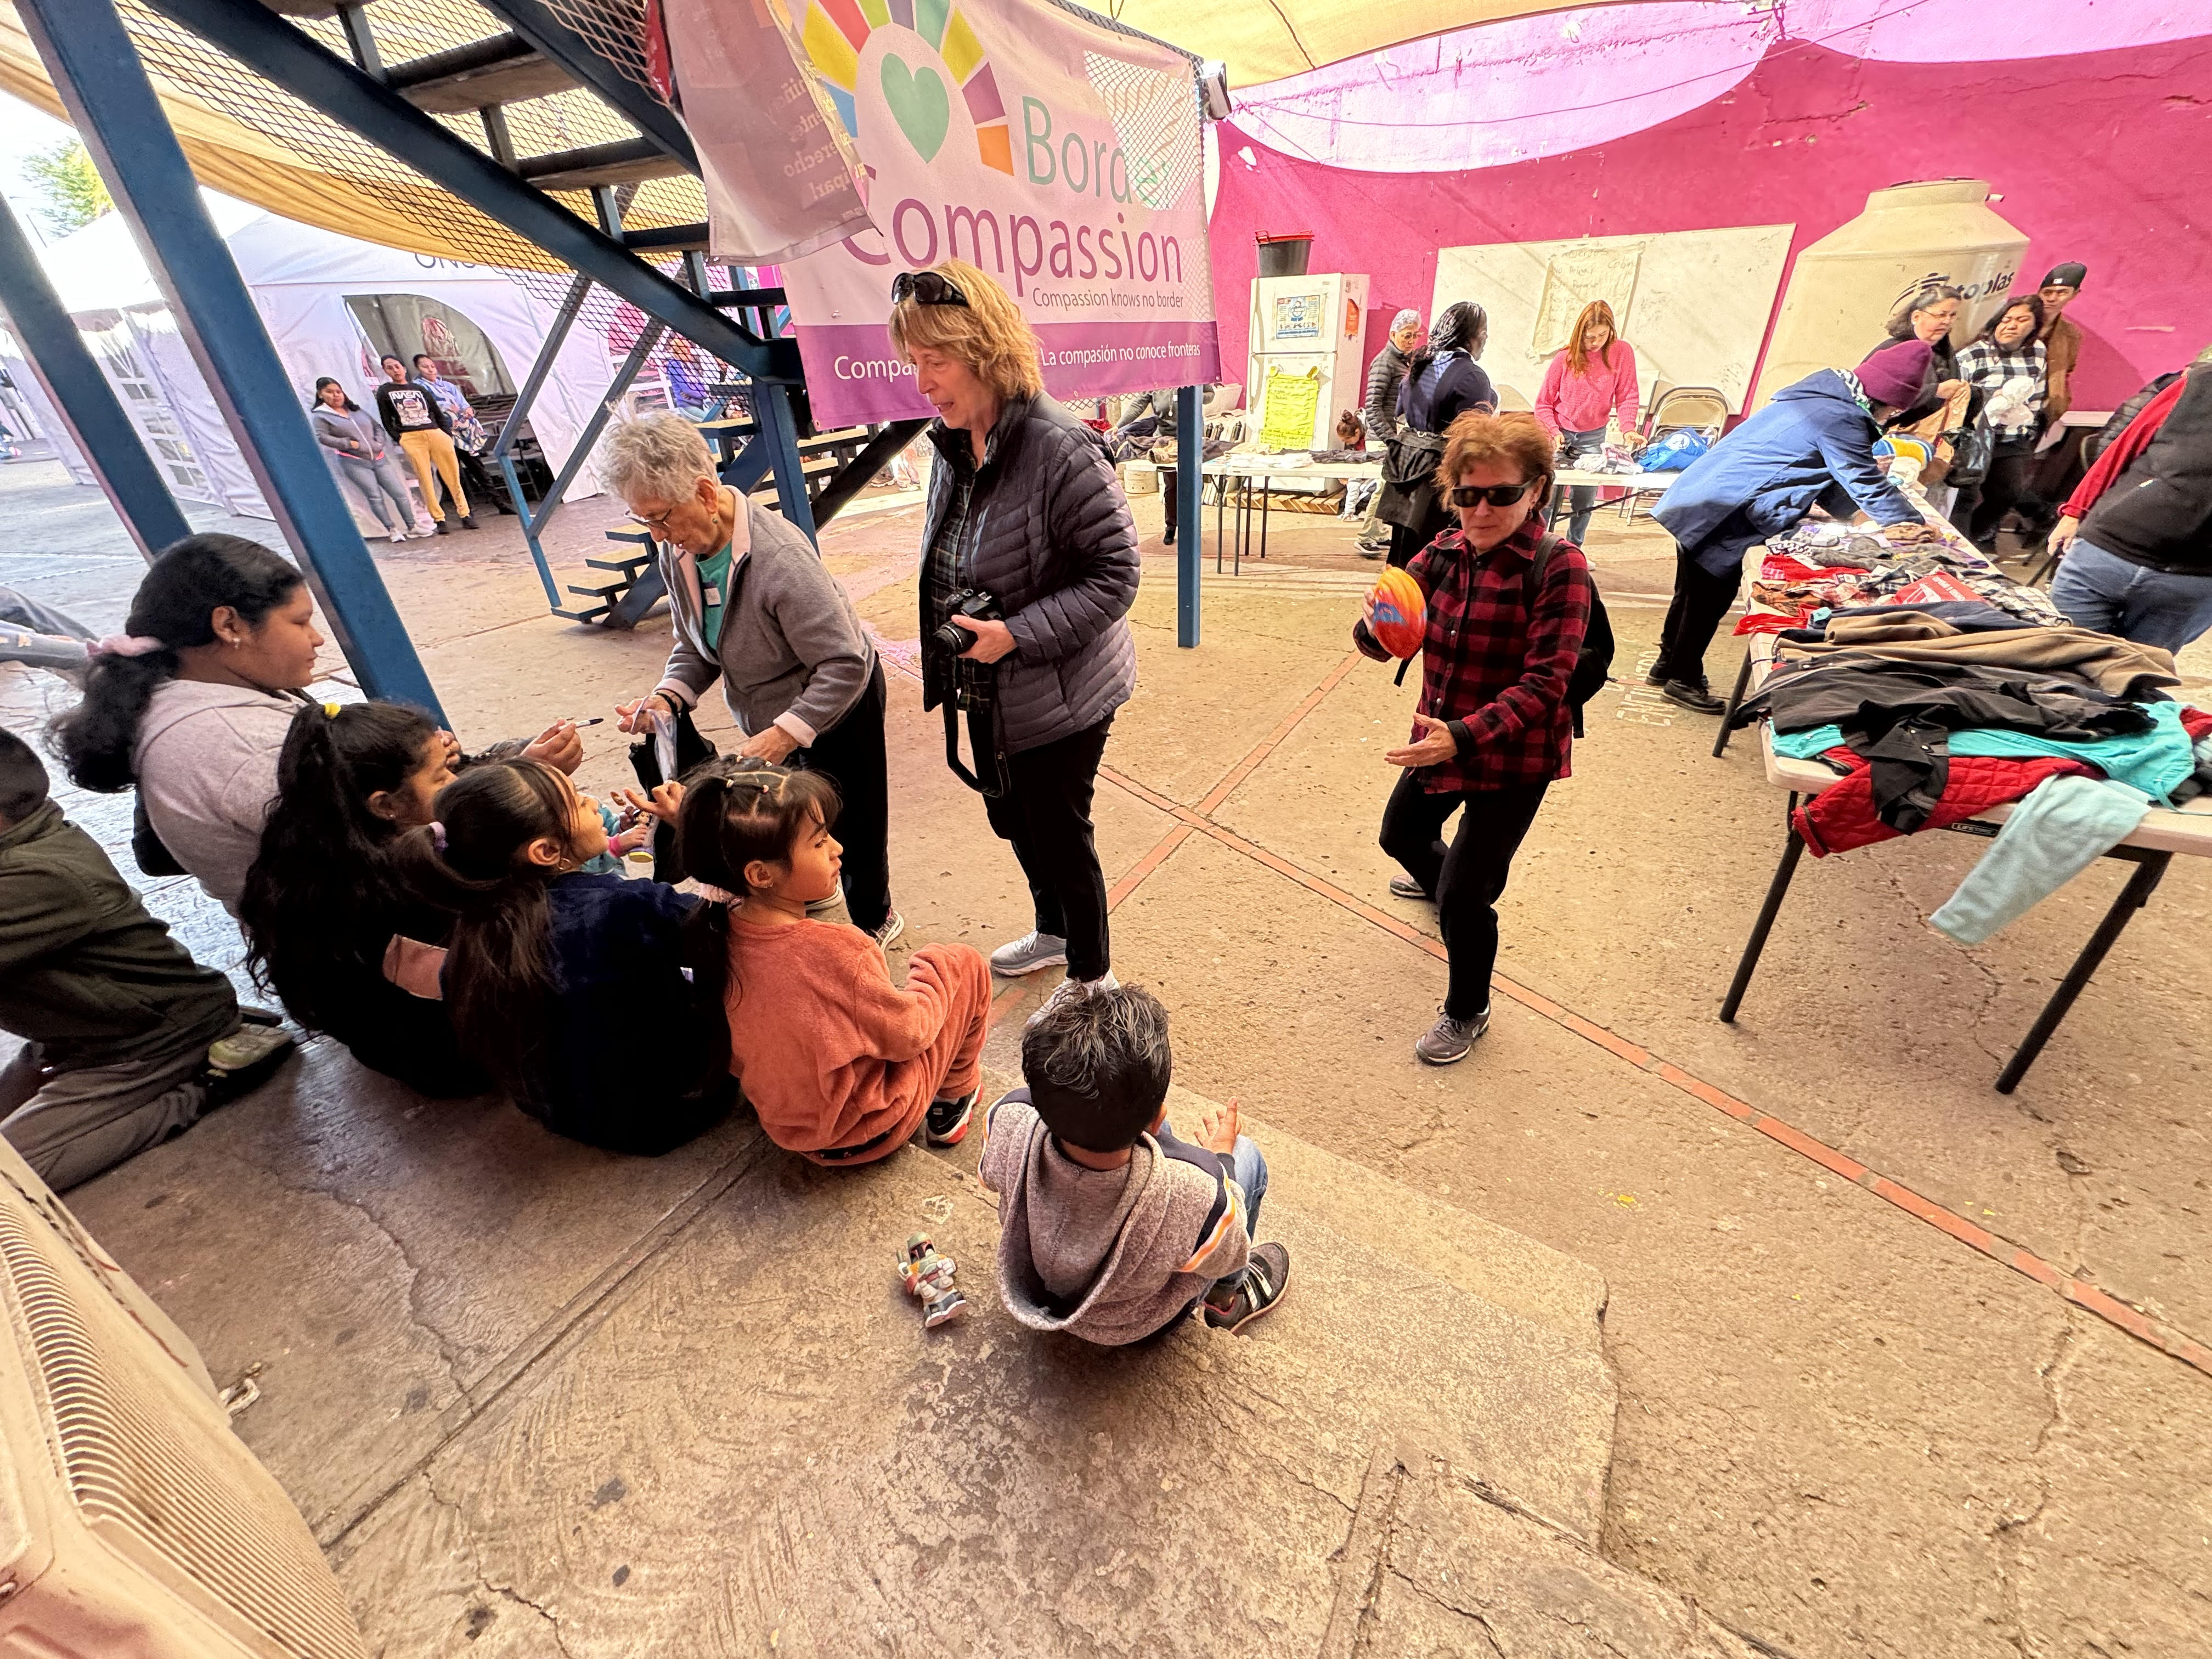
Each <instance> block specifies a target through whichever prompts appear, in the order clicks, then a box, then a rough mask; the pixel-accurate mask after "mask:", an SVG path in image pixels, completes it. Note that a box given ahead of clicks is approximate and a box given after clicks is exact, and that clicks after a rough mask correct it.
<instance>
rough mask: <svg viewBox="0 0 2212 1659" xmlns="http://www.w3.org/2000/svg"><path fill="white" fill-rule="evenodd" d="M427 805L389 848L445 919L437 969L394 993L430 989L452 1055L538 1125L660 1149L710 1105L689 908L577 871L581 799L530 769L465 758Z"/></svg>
mask: <svg viewBox="0 0 2212 1659" xmlns="http://www.w3.org/2000/svg"><path fill="white" fill-rule="evenodd" d="M434 810H435V812H436V814H437V817H436V818H435V819H434V820H433V821H432V822H431V823H428V824H426V825H424V826H423V827H422V828H421V829H410V830H408V831H406V832H405V833H404V834H403V835H401V836H399V837H398V842H397V843H396V847H395V857H396V860H397V862H398V868H399V871H400V873H401V875H402V877H403V878H404V880H405V881H406V883H407V884H408V886H409V888H410V890H412V891H413V893H414V894H415V895H416V896H417V897H418V898H420V899H422V901H423V902H426V903H428V904H430V905H432V906H434V907H435V908H436V909H438V910H439V911H441V913H443V914H444V915H446V916H447V917H448V918H450V926H449V928H448V931H447V934H446V948H445V961H444V965H443V969H442V971H441V973H440V974H438V975H436V976H435V980H434V981H428V982H424V983H421V984H417V985H415V986H413V987H410V988H413V989H416V990H417V991H418V992H428V993H430V994H437V993H438V991H439V990H440V989H442V993H443V994H444V997H445V1000H446V1002H447V1008H448V1011H449V1012H450V1013H451V1014H452V1016H453V1030H454V1031H455V1033H456V1034H457V1035H458V1036H459V1039H460V1046H461V1049H462V1052H463V1053H465V1054H467V1055H468V1056H469V1057H470V1058H471V1059H472V1060H475V1061H476V1062H477V1064H478V1065H480V1066H483V1068H484V1069H485V1070H486V1071H487V1072H488V1073H490V1074H491V1076H492V1078H493V1079H494V1080H495V1081H496V1082H497V1083H498V1084H500V1085H501V1086H502V1087H504V1088H505V1089H506V1090H507V1091H508V1092H509V1093H510V1094H512V1095H513V1097H514V1102H515V1104H517V1105H518V1106H520V1107H521V1108H522V1109H523V1110H524V1111H526V1112H527V1113H528V1114H529V1115H531V1116H532V1117H534V1118H537V1119H538V1121H540V1122H542V1123H544V1125H545V1127H547V1128H549V1129H551V1130H553V1131H554V1132H555V1133H557V1134H563V1135H567V1136H568V1137H569V1138H570V1139H575V1140H580V1141H584V1142H586V1143H588V1144H589V1145H592V1146H605V1147H607V1148H608V1149H610V1150H611V1151H614V1152H641V1153H647V1154H655V1153H659V1152H666V1151H668V1150H669V1149H670V1148H671V1147H674V1146H681V1145H683V1144H684V1142H685V1141H687V1140H689V1139H691V1138H692V1137H693V1136H695V1135H696V1134H698V1133H701V1132H702V1130H705V1129H706V1128H708V1127H710V1126H712V1125H713V1124H714V1123H715V1122H716V1121H719V1120H720V1118H721V1117H722V1116H723V1115H725V1114H726V1113H727V1111H728V1110H729V1107H730V1102H731V1099H732V1096H733V1095H734V1094H735V1092H736V1091H735V1090H734V1089H733V1088H732V1085H731V1079H730V1078H729V1077H728V1075H727V1070H728V1067H727V1062H726V1056H727V1054H728V1039H727V1033H726V1029H725V1027H724V1025H723V1021H722V1011H721V1009H720V1006H717V1004H716V1002H715V1000H714V998H713V997H712V996H711V995H709V994H701V993H700V992H698V991H696V990H695V988H694V985H693V981H690V980H688V979H686V978H685V977H684V969H685V968H686V967H692V966H696V965H700V964H701V963H708V957H706V956H705V955H704V951H705V949H706V945H705V944H704V943H703V941H705V939H706V938H707V936H706V935H705V934H704V933H702V931H701V930H700V928H699V927H698V925H697V923H696V921H695V919H694V913H695V912H696V910H697V909H698V908H699V904H700V901H699V900H697V899H696V898H694V897H691V896H690V895H688V894H684V893H679V892H678V891H677V890H675V889H674V888H672V887H669V886H665V885H664V884H661V883H659V882H656V881H624V880H623V878H621V877H619V876H594V875H586V874H585V873H583V872H582V869H581V866H583V865H584V864H585V863H586V861H588V860H591V859H592V858H595V857H597V856H598V855H599V854H600V853H602V852H604V851H605V849H606V844H607V836H606V829H605V826H604V824H603V823H601V822H600V818H599V805H598V803H597V802H595V801H593V800H592V799H591V798H590V797H589V796H587V795H580V794H579V793H577V792H576V787H575V786H574V784H572V783H571V782H569V781H568V775H566V774H565V773H562V772H561V771H559V770H557V769H555V768H553V767H551V766H548V765H546V764H544V763H542V762H538V761H528V760H514V761H495V762H491V763H486V764H484V765H481V766H477V767H476V768H474V769H471V770H470V771H467V772H465V773H464V774H462V775H461V776H460V777H459V778H458V779H456V780H455V781H453V782H452V783H449V784H447V786H446V787H444V788H443V789H441V790H440V791H439V792H438V796H437V799H436V800H435V803H434ZM710 965H711V964H710ZM640 1011H643V1018H640V1017H639V1014H640Z"/></svg>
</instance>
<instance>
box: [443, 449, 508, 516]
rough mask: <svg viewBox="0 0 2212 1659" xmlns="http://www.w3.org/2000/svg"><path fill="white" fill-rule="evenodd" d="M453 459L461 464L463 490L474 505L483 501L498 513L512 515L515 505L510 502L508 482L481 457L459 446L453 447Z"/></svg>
mask: <svg viewBox="0 0 2212 1659" xmlns="http://www.w3.org/2000/svg"><path fill="white" fill-rule="evenodd" d="M453 459H455V460H457V461H459V463H460V466H461V488H462V489H465V490H467V491H468V492H469V500H470V501H471V503H472V504H473V503H474V502H477V501H482V502H483V504H484V505H485V506H486V507H490V508H492V509H493V510H494V511H495V512H498V513H512V512H513V511H514V506H513V502H512V501H509V500H508V498H507V483H506V480H504V479H503V478H501V477H500V476H499V475H498V474H496V473H495V472H494V471H492V470H491V468H490V467H489V465H486V464H485V462H484V459H483V456H481V455H471V453H469V452H468V451H467V450H465V449H463V448H462V447H460V446H459V444H455V445H454V446H453Z"/></svg>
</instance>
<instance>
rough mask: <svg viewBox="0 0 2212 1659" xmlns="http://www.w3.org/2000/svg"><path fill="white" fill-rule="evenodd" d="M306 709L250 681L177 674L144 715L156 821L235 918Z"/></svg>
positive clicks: (150, 814)
mask: <svg viewBox="0 0 2212 1659" xmlns="http://www.w3.org/2000/svg"><path fill="white" fill-rule="evenodd" d="M302 706H303V703H302V700H301V699H300V698H297V697H279V696H270V695H269V694H268V693H266V692H263V691H251V690H246V688H245V687H243V686H237V685H211V684H208V683H206V682H205V681H202V680H167V681H164V682H163V683H162V684H161V685H159V686H156V687H155V690H154V696H153V697H152V699H151V700H150V701H149V702H148V703H147V705H146V712H145V714H143V715H141V716H140V717H139V720H138V740H137V746H136V747H135V749H134V750H133V751H132V767H133V769H134V770H135V771H136V772H137V775H138V798H139V799H141V800H142V801H143V802H144V803H145V805H146V817H147V820H148V821H149V823H152V824H153V826H154V833H155V835H157V836H161V842H162V845H164V846H166V847H167V848H168V849H169V851H170V852H171V853H173V854H175V855H176V860H177V862H178V863H179V864H181V865H183V866H185V869H187V870H189V871H191V872H192V874H194V875H195V876H197V877H198V878H199V883H200V885H201V886H203V887H204V888H206V889H207V890H208V894H209V896H210V897H212V898H215V899H216V900H218V901H220V902H221V903H222V907H223V908H224V909H226V910H228V911H229V912H230V913H231V914H232V915H237V914H238V896H239V895H240V893H242V892H244V891H245V890H246V871H247V870H248V869H250V868H251V867H252V864H253V860H254V859H255V858H256V857H257V856H258V854H259V853H260V851H261V826H262V823H263V822H264V820H265V819H266V818H267V817H268V816H269V807H270V802H272V801H274V800H275V799H276V760H277V757H278V756H279V755H280V754H281V753H282V752H283V748H284V737H285V734H286V733H287V732H289V731H290V730H291V729H292V716H293V715H294V714H297V713H298V712H299V711H300V709H301V707H302Z"/></svg>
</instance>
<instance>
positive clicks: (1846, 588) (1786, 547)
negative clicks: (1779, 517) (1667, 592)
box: [1735, 521, 2062, 634]
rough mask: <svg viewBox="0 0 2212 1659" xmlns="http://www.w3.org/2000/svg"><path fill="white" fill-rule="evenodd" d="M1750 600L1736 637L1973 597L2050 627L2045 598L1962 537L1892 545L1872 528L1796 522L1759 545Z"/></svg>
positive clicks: (2055, 618)
mask: <svg viewBox="0 0 2212 1659" xmlns="http://www.w3.org/2000/svg"><path fill="white" fill-rule="evenodd" d="M1752 597H1753V599H1754V600H1756V601H1757V602H1758V604H1759V605H1761V606H1763V607H1765V608H1764V609H1762V610H1757V611H1753V612H1752V613H1751V614H1750V615H1749V616H1747V617H1744V618H1743V620H1742V621H1741V622H1739V623H1737V624H1736V629H1735V631H1736V632H1737V633H1739V634H1772V633H1779V632H1781V631H1783V630H1784V629H1795V628H1803V627H1807V626H1815V627H1817V626H1819V625H1820V623H1823V622H1825V621H1826V619H1827V617H1828V616H1829V615H1830V614H1831V613H1832V612H1835V611H1848V610H1852V609H1855V608H1858V607H1862V606H1865V605H1927V604H1929V603H1930V602H1936V603H1942V602H1947V601H1959V600H1970V599H1978V600H1980V601H1982V602H1983V603H1984V604H1985V605H1991V606H1993V607H1995V608H1996V610H1998V611H2003V612H2005V613H2006V614H2007V615H2008V616H2009V617H2012V618H2013V619H2014V625H2015V626H2018V625H2019V624H2020V623H2038V624H2044V625H2051V626H2055V625H2057V623H2059V622H2060V621H2061V620H2062V618H2061V617H2060V616H2059V614H2058V611H2057V607H2056V606H2055V605H2052V604H2051V596H2050V595H2049V594H2047V593H2045V592H2044V591H2043V590H2042V589H2041V588H2039V587H2027V586H2022V585H2021V583H2019V582H2016V581H2015V580H2013V579H2012V578H2011V577H2009V576H2008V575H2006V574H2004V572H2003V571H2002V570H2001V569H1999V568H1997V566H1996V564H1995V563H1994V562H1992V561H1990V559H1988V558H1986V557H1984V556H1983V555H1982V554H1981V553H1979V552H1978V551H1976V550H1975V549H1974V548H1973V547H1972V546H1971V545H1969V544H1967V543H1966V541H1965V540H1964V539H1963V538H1961V539H1960V540H1959V541H1957V542H1955V543H1954V542H1952V541H1949V540H1945V541H1942V542H1933V543H1920V544H1906V545H1900V546H1896V547H1893V546H1891V544H1889V543H1887V542H1886V541H1884V540H1883V539H1882V538H1881V533H1880V532H1879V530H1878V529H1877V528H1875V527H1874V526H1850V525H1842V524H1835V523H1832V522H1826V521H1823V522H1820V523H1818V524H1814V523H1812V522H1809V521H1808V522H1807V523H1805V524H1802V525H1800V526H1798V527H1797V528H1796V530H1795V531H1792V532H1790V534H1789V535H1787V536H1781V537H1777V538H1775V539H1774V540H1772V541H1771V542H1769V543H1768V544H1766V554H1765V558H1764V559H1763V560H1762V561H1761V562H1760V565H1759V574H1758V576H1757V577H1756V578H1755V579H1754V580H1753V583H1752Z"/></svg>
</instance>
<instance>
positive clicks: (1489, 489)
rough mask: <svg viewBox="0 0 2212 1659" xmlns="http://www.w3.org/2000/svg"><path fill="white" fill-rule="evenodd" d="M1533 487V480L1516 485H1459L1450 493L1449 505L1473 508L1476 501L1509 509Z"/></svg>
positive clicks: (1534, 484) (1534, 485) (1534, 483)
mask: <svg viewBox="0 0 2212 1659" xmlns="http://www.w3.org/2000/svg"><path fill="white" fill-rule="evenodd" d="M1535 487H1536V481H1535V480H1534V479H1533V478H1531V479H1530V480H1529V481H1528V483H1517V484H1490V485H1487V486H1486V485H1482V484H1461V485H1459V486H1458V487H1457V488H1455V489H1454V490H1453V491H1452V493H1451V504H1452V505H1453V506H1454V507H1473V506H1474V504H1475V503H1476V502H1477V501H1488V502H1489V503H1490V504H1491V505H1492V507H1510V506H1512V505H1513V503H1514V502H1516V501H1519V500H1520V499H1521V498H1522V496H1523V495H1527V494H1528V492H1529V491H1530V490H1531V489H1534V488H1535Z"/></svg>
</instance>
